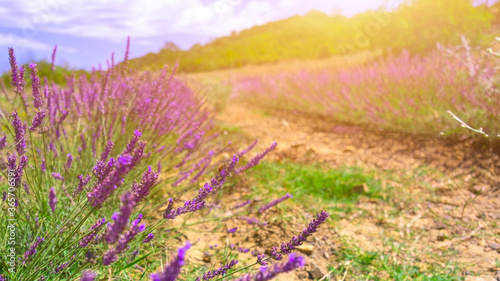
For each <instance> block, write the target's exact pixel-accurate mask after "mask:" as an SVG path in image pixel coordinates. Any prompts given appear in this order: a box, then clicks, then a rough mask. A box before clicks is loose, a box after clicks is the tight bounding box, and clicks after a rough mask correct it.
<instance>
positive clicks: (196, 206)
mask: <svg viewBox="0 0 500 281" xmlns="http://www.w3.org/2000/svg"><path fill="white" fill-rule="evenodd" d="M238 160H239V158H238V155H234V156H233V159H232V160H231V162H230V163H229V164H226V165H224V166H222V168H221V169H219V174H217V175H216V176H215V177H214V178H212V179H211V180H210V182H207V183H205V185H204V186H203V187H202V188H200V189H199V191H198V195H197V196H196V197H195V198H194V199H193V200H188V201H186V202H184V206H182V207H178V208H176V209H174V210H172V204H173V203H172V201H171V200H170V202H169V205H168V207H167V209H166V210H165V213H164V214H163V218H165V219H175V218H176V217H177V216H179V215H182V214H185V213H189V212H195V211H198V210H200V209H202V208H203V207H205V199H206V198H207V197H208V196H209V195H210V194H212V192H214V191H216V190H218V189H219V188H220V187H221V186H222V185H223V184H224V183H225V182H226V179H227V177H228V176H229V175H230V174H231V173H232V172H233V171H234V169H235V167H236V164H237V163H238Z"/></svg>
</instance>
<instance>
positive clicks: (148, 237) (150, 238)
mask: <svg viewBox="0 0 500 281" xmlns="http://www.w3.org/2000/svg"><path fill="white" fill-rule="evenodd" d="M153 238H155V235H154V234H153V233H149V234H148V236H147V237H146V238H145V239H144V240H142V243H149V242H150V241H151V240H153Z"/></svg>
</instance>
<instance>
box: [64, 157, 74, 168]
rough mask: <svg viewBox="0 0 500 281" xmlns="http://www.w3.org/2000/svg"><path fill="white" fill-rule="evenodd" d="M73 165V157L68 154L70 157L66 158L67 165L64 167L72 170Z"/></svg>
mask: <svg viewBox="0 0 500 281" xmlns="http://www.w3.org/2000/svg"><path fill="white" fill-rule="evenodd" d="M72 165H73V156H72V155H71V153H68V157H67V158H66V164H64V167H65V168H66V169H71V166H72Z"/></svg>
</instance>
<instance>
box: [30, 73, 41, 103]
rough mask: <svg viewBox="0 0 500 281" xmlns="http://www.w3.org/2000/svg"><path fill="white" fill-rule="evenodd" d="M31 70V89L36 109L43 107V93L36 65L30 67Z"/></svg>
mask: <svg viewBox="0 0 500 281" xmlns="http://www.w3.org/2000/svg"><path fill="white" fill-rule="evenodd" d="M29 67H30V70H31V88H32V89H33V105H34V106H35V108H36V109H40V107H42V93H41V92H40V78H39V77H38V70H37V69H36V63H32V64H30V65H29Z"/></svg>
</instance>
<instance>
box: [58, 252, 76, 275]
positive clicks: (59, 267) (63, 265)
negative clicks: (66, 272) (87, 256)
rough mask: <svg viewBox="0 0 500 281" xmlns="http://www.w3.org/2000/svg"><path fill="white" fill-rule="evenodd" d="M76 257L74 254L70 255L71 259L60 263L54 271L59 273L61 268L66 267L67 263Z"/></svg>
mask: <svg viewBox="0 0 500 281" xmlns="http://www.w3.org/2000/svg"><path fill="white" fill-rule="evenodd" d="M75 257H76V255H74V256H72V257H71V259H70V260H69V261H67V262H64V263H61V264H60V265H59V266H57V267H56V268H55V269H54V273H59V272H61V271H62V270H63V269H65V268H66V267H68V265H69V263H70V262H71V261H72V260H73V259H74V258H75Z"/></svg>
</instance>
